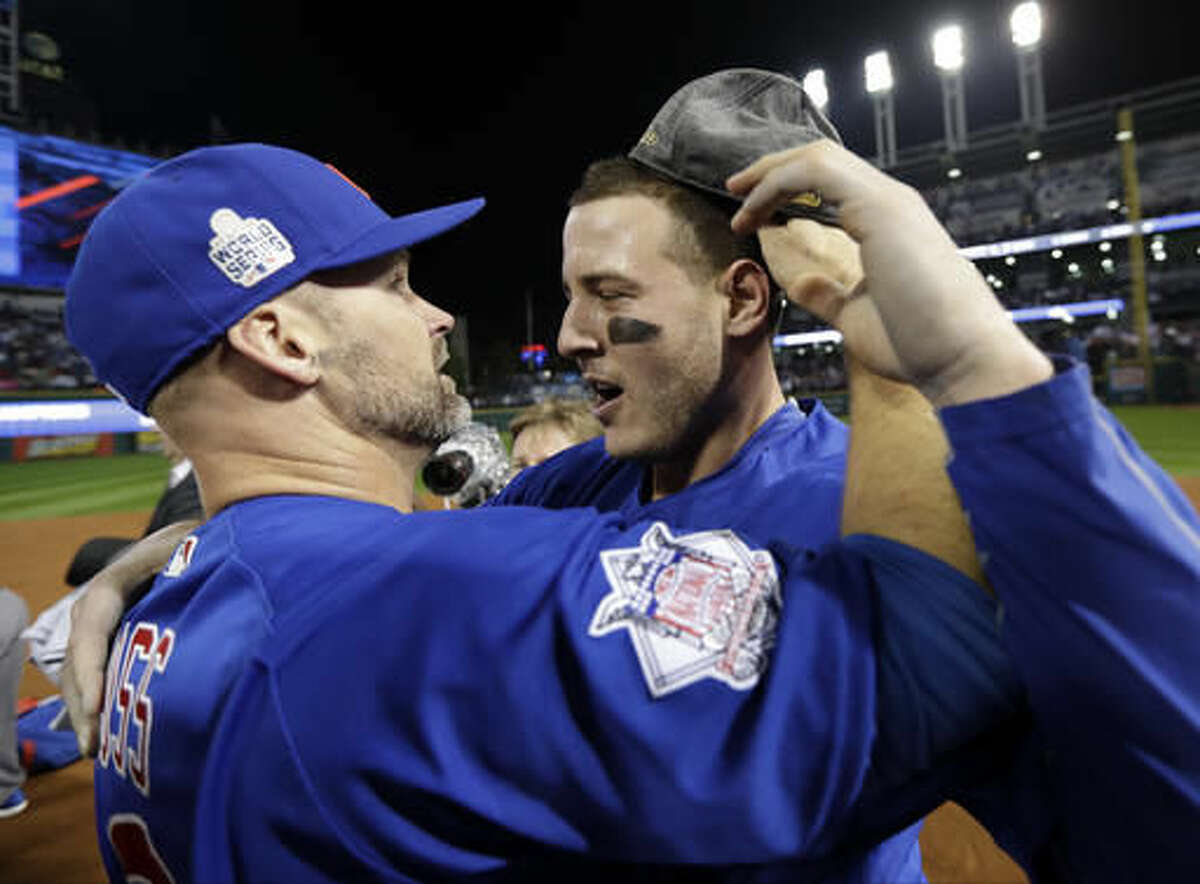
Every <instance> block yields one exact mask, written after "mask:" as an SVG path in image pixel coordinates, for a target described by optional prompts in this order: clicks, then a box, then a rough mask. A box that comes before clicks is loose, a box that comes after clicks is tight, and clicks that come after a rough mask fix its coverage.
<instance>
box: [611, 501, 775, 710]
mask: <svg viewBox="0 0 1200 884" xmlns="http://www.w3.org/2000/svg"><path fill="white" fill-rule="evenodd" d="M600 560H601V563H602V564H603V566H604V573H605V576H606V577H607V578H608V582H609V585H610V586H611V587H612V591H611V592H610V593H609V594H608V595H606V596H605V597H604V598H603V599H602V600H601V602H600V604H599V605H598V606H597V608H596V612H595V614H594V615H593V616H592V622H591V625H590V626H589V627H588V634H589V635H591V636H595V637H600V636H605V635H608V634H610V633H613V632H616V631H618V630H625V631H627V632H628V633H629V637H630V639H631V640H632V642H633V649H634V651H635V653H636V654H637V659H638V663H639V664H640V665H641V669H642V675H643V676H644V677H645V679H646V686H647V687H648V688H649V689H650V693H651V694H652V695H653V696H655V697H661V696H664V695H665V694H669V693H671V692H672V691H676V690H679V689H680V688H682V687H684V686H686V685H689V684H691V683H693V682H695V681H699V680H700V679H703V678H713V679H716V680H718V681H722V682H724V683H725V684H727V685H729V686H730V687H731V688H734V689H736V690H743V691H744V690H749V689H750V688H752V687H754V685H756V684H757V683H758V679H759V676H761V675H762V673H763V672H764V671H765V670H766V668H767V663H768V658H769V654H770V650H771V648H772V647H773V646H774V644H775V632H776V628H777V627H778V623H779V613H780V609H781V605H782V597H781V595H780V590H779V575H778V574H777V572H776V570H775V563H774V561H773V560H772V559H771V556H770V554H769V553H767V552H765V551H763V550H752V549H750V548H749V547H747V546H746V544H745V543H743V542H742V540H741V539H740V538H739V537H738V536H737V535H736V534H734V533H733V532H731V531H703V532H699V533H696V534H686V535H683V536H681V537H673V536H672V535H671V532H670V530H669V529H668V528H667V526H666V525H664V524H662V523H661V522H656V523H654V524H653V525H651V526H650V528H649V529H648V530H647V531H646V533H645V534H643V535H642V539H641V543H640V544H639V545H638V546H636V547H633V548H627V549H612V550H605V551H603V552H601V553H600Z"/></svg>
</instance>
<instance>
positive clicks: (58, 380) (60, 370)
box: [0, 297, 96, 390]
mask: <svg viewBox="0 0 1200 884" xmlns="http://www.w3.org/2000/svg"><path fill="white" fill-rule="evenodd" d="M28 301H29V299H16V298H4V297H0V390H17V389H21V390H39V389H40V390H53V389H69V388H73V387H91V386H95V383H96V379H95V378H94V377H93V376H92V373H91V370H90V369H89V367H88V364H87V361H86V360H85V359H83V357H81V356H80V355H79V354H78V353H76V352H75V350H74V349H73V348H72V347H71V345H70V343H69V342H68V341H67V336H66V334H65V333H64V332H63V325H62V310H61V301H60V302H59V303H57V304H53V306H48V307H47V306H36V307H35V306H30V304H29V303H28Z"/></svg>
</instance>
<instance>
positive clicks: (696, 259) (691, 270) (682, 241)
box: [567, 156, 783, 329]
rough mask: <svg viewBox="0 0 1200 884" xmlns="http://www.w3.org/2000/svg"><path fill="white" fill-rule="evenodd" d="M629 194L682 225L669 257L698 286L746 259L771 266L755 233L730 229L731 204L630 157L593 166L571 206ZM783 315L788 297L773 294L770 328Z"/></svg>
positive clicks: (603, 161) (670, 246)
mask: <svg viewBox="0 0 1200 884" xmlns="http://www.w3.org/2000/svg"><path fill="white" fill-rule="evenodd" d="M629 194H641V195H642V196H645V197H648V198H650V199H652V200H657V201H659V202H661V203H662V204H663V205H664V206H665V207H666V208H667V210H668V211H669V212H670V213H671V215H672V216H673V217H674V218H675V220H676V221H677V222H678V223H677V224H676V236H675V237H673V238H672V239H671V241H670V242H668V243H667V247H666V255H667V257H668V258H670V259H671V260H672V261H674V262H675V263H677V264H678V265H679V266H680V267H682V268H683V269H684V271H685V272H686V273H687V274H688V276H690V277H691V278H692V279H693V280H694V281H697V282H707V281H708V280H710V279H712V278H713V277H714V276H716V275H717V274H719V273H720V272H721V271H723V270H724V269H725V268H726V267H728V266H729V265H730V264H732V263H733V262H734V261H737V260H739V259H742V258H747V259H749V260H751V261H754V262H756V263H757V264H759V266H761V267H762V268H763V269H764V270H765V269H766V267H767V262H766V260H765V259H764V258H763V254H762V248H761V247H760V246H759V244H758V237H757V236H756V235H754V234H751V235H750V236H738V235H737V234H735V233H734V232H733V230H732V229H730V227H729V221H730V219H731V218H733V213H734V212H735V211H736V210H737V205H736V204H735V203H734V201H733V200H732V199H731V200H728V201H726V200H721V199H720V198H719V197H716V196H713V195H711V194H707V193H704V192H703V191H700V190H697V189H696V188H693V187H688V186H687V185H684V184H680V183H679V182H677V181H674V180H673V179H671V178H668V177H667V176H666V175H663V174H662V173H660V172H657V171H655V170H654V169H651V168H649V167H648V166H644V165H642V164H641V163H638V162H636V161H635V160H631V159H629V158H628V157H623V156H618V157H610V158H608V159H603V160H597V161H596V162H594V163H592V164H591V165H590V166H588V167H587V169H585V170H584V173H583V179H582V180H581V181H580V183H579V187H577V188H576V189H575V192H574V193H572V194H571V197H570V199H569V200H568V201H567V205H568V206H569V207H570V208H574V207H575V206H581V205H584V204H586V203H591V202H595V201H596V200H602V199H607V198H609V197H614V196H626V195H629ZM768 273H769V271H768ZM782 312H783V298H782V296H781V295H780V294H779V293H778V292H776V291H774V289H773V290H772V292H771V306H770V309H769V310H768V313H767V324H768V327H769V328H770V329H774V328H775V325H776V324H777V322H778V319H779V316H780V314H781V313H782Z"/></svg>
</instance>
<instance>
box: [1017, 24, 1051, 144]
mask: <svg viewBox="0 0 1200 884" xmlns="http://www.w3.org/2000/svg"><path fill="white" fill-rule="evenodd" d="M1008 21H1009V26H1010V27H1011V29H1012V40H1013V43H1014V44H1015V45H1016V47H1017V80H1018V85H1019V86H1020V88H1021V122H1022V123H1024V124H1025V125H1026V126H1029V127H1030V128H1032V129H1044V128H1045V127H1046V93H1045V87H1044V86H1043V84H1042V57H1041V53H1040V52H1039V51H1038V47H1039V45H1040V44H1041V42H1042V7H1041V6H1040V5H1039V4H1037V3H1021V4H1020V5H1018V6H1017V7H1016V8H1015V9H1013V11H1012V15H1011V16H1010V17H1009V20H1008Z"/></svg>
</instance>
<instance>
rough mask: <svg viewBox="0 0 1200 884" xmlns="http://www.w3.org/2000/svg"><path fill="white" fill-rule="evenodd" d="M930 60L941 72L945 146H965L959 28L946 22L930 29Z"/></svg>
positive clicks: (961, 52)
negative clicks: (932, 30)
mask: <svg viewBox="0 0 1200 884" xmlns="http://www.w3.org/2000/svg"><path fill="white" fill-rule="evenodd" d="M933 63H934V65H936V66H937V69H938V70H939V71H940V72H941V75H942V121H943V123H944V124H945V128H946V149H947V150H949V151H950V152H951V153H953V152H954V151H956V150H964V149H965V148H966V146H967V109H966V100H965V99H964V97H963V76H962V69H963V30H962V28H961V27H960V26H959V25H947V26H946V27H944V28H938V29H937V30H936V31H934V33H933Z"/></svg>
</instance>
